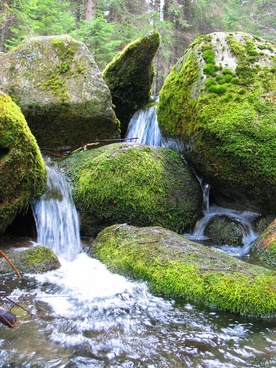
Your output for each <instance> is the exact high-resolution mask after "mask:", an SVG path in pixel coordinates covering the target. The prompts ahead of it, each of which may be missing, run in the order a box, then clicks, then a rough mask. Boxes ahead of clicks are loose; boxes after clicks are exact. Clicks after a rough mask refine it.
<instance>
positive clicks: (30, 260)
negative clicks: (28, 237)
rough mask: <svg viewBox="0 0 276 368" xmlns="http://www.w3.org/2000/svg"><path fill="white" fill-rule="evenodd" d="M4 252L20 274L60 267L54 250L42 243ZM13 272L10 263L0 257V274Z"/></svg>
mask: <svg viewBox="0 0 276 368" xmlns="http://www.w3.org/2000/svg"><path fill="white" fill-rule="evenodd" d="M5 254H6V255H7V256H8V258H9V259H10V260H11V262H12V263H13V264H14V266H15V267H16V268H17V270H18V271H19V272H20V274H23V273H42V272H47V271H51V270H56V269H57V268H59V267H60V263H59V260H58V258H57V256H56V255H55V254H54V252H53V251H52V250H51V249H49V248H47V247H45V246H42V245H41V246H36V247H32V248H28V249H23V250H16V251H14V250H9V251H7V252H5ZM14 272H15V271H14V270H13V268H12V267H11V265H10V264H9V263H8V262H7V261H6V260H5V259H4V258H0V274H1V273H2V274H5V273H14Z"/></svg>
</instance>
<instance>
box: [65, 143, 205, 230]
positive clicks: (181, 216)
mask: <svg viewBox="0 0 276 368" xmlns="http://www.w3.org/2000/svg"><path fill="white" fill-rule="evenodd" d="M63 166H64V168H65V172H66V174H67V176H68V177H69V179H70V181H71V183H72V187H73V188H72V189H73V190H72V194H73V198H74V202H75V204H76V207H77V210H78V212H79V214H80V220H81V221H80V222H81V233H82V235H89V236H95V235H97V234H98V233H99V232H100V231H101V230H102V229H103V228H105V227H106V226H109V225H112V224H114V223H118V222H120V223H121V222H127V223H130V224H133V225H136V226H148V225H161V226H163V227H166V228H168V229H173V230H175V231H184V229H187V228H190V227H192V226H193V225H194V224H195V222H196V220H197V219H198V218H199V217H200V215H201V204H202V194H201V188H200V185H199V183H198V181H197V179H196V177H195V176H194V174H193V172H192V171H191V170H190V168H189V167H188V166H187V165H186V164H185V163H184V162H183V160H182V158H181V156H180V155H178V154H177V153H176V152H174V151H172V150H169V149H165V148H160V147H149V146H146V145H142V144H141V145H140V144H131V143H129V144H127V143H115V144H110V145H107V146H104V147H101V148H97V149H93V150H89V151H84V152H79V153H74V154H72V155H70V156H69V157H68V158H66V159H65V160H64V161H63Z"/></svg>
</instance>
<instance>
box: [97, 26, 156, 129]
mask: <svg viewBox="0 0 276 368" xmlns="http://www.w3.org/2000/svg"><path fill="white" fill-rule="evenodd" d="M159 44H160V36H159V34H158V33H157V32H153V33H151V34H149V35H146V36H143V37H141V38H139V39H138V40H136V41H134V42H132V43H130V44H129V45H127V46H126V47H125V48H124V49H123V51H122V52H120V53H119V54H118V55H117V56H116V57H115V58H114V59H113V60H112V61H111V63H110V64H109V65H107V67H106V68H105V70H104V72H103V77H104V80H105V81H106V83H107V85H108V87H109V89H110V91H111V95H112V101H113V103H114V105H115V111H116V116H117V117H118V119H119V120H120V122H121V130H122V135H123V136H125V134H126V131H127V127H128V123H129V121H130V119H131V117H132V115H133V114H134V113H135V112H136V111H137V110H139V109H140V108H141V107H143V106H144V105H145V104H147V103H148V102H149V100H150V97H151V88H152V82H153V76H154V67H153V58H154V56H155V53H156V51H157V50H158V47H159Z"/></svg>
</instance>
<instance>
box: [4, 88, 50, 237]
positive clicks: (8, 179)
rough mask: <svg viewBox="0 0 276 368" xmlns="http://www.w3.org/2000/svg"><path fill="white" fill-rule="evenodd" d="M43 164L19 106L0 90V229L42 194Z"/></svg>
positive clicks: (44, 175) (43, 188)
mask: <svg viewBox="0 0 276 368" xmlns="http://www.w3.org/2000/svg"><path fill="white" fill-rule="evenodd" d="M45 188H46V167H45V163H44V160H43V158H42V156H41V153H40V151H39V148H38V145H37V142H36V140H35V138H34V136H33V135H32V133H31V131H30V129H29V127H28V125H27V123H26V120H25V119H24V116H23V114H22V112H21V111H20V108H19V107H18V106H17V105H16V104H15V103H14V102H13V101H12V100H11V98H10V97H9V96H7V95H5V94H3V93H0V233H2V232H4V231H5V229H6V227H7V226H8V225H9V224H10V223H11V222H12V220H13V219H14V217H15V216H16V214H17V213H18V212H19V211H21V210H23V209H24V208H25V207H26V206H28V204H29V203H30V202H31V201H32V200H34V199H35V198H37V197H39V196H40V195H42V194H43V192H44V190H45Z"/></svg>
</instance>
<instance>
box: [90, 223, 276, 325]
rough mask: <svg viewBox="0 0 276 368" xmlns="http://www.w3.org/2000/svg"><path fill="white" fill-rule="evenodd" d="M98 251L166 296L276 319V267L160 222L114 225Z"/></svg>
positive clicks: (100, 239)
mask: <svg viewBox="0 0 276 368" xmlns="http://www.w3.org/2000/svg"><path fill="white" fill-rule="evenodd" d="M94 246H95V249H94V253H93V254H96V256H97V257H98V258H99V259H100V260H101V261H102V262H103V263H104V264H105V265H106V266H107V267H108V268H109V269H110V270H111V271H112V272H116V273H120V274H123V275H127V276H130V277H132V278H133V279H136V280H144V281H147V282H148V285H149V287H150V289H151V290H152V291H153V292H155V293H157V294H161V295H164V296H166V295H169V296H175V297H179V296H180V297H183V298H184V299H185V300H192V301H196V302H199V303H203V304H204V305H207V306H210V307H212V308H214V307H216V308H219V309H223V310H227V311H230V312H234V313H239V314H242V315H248V316H255V317H265V318H275V316H276V278H275V273H274V272H273V271H270V270H267V269H266V268H263V267H259V266H255V265H252V264H249V263H245V262H242V261H241V260H238V259H236V258H233V257H231V256H230V255H227V254H225V253H222V252H219V251H216V250H215V249H212V248H209V247H205V246H202V245H200V244H197V243H194V242H192V241H190V240H188V239H186V238H185V237H183V236H181V235H178V234H176V233H173V232H172V231H169V230H165V229H163V228H161V227H146V228H138V227H133V226H129V225H126V224H120V225H118V224H117V225H113V226H111V227H109V228H106V229H105V230H103V231H102V232H101V233H100V234H99V235H98V236H97V238H96V242H95V245H94Z"/></svg>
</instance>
